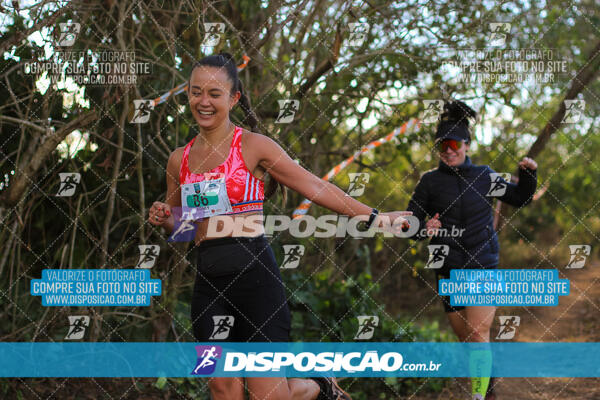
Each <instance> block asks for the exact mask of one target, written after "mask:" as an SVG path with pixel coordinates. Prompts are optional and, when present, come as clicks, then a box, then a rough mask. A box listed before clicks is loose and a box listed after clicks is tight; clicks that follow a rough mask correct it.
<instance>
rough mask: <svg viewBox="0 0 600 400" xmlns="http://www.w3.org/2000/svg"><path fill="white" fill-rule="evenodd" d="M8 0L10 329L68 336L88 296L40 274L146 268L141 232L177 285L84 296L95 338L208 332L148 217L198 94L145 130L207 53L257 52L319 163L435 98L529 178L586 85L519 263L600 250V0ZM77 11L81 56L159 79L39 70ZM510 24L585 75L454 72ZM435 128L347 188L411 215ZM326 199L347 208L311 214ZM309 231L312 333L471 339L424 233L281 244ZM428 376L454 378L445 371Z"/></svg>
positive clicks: (303, 305) (266, 91)
mask: <svg viewBox="0 0 600 400" xmlns="http://www.w3.org/2000/svg"><path fill="white" fill-rule="evenodd" d="M0 11H1V12H2V28H1V29H2V37H3V38H2V42H1V45H0V49H2V51H3V56H2V58H0V74H1V75H2V76H1V79H0V82H1V84H0V98H1V99H2V103H1V105H0V149H1V157H0V181H1V183H0V221H1V224H0V246H1V251H0V281H1V286H2V294H3V295H2V297H1V300H0V303H1V304H2V322H3V324H2V325H1V326H0V337H2V340H4V341H61V340H62V339H63V337H64V335H65V332H66V328H67V324H66V321H67V317H66V316H67V315H68V314H69V313H73V312H75V310H74V308H71V309H68V308H59V307H57V308H52V307H48V308H46V307H41V306H40V300H39V299H38V298H36V297H32V296H30V295H29V281H30V280H31V279H34V278H39V277H40V274H41V270H42V269H45V268H100V267H105V268H133V267H134V266H135V264H136V263H137V259H138V256H139V251H138V247H137V246H138V245H139V244H160V246H161V253H160V257H159V259H158V261H157V264H156V266H155V267H154V268H153V269H152V274H153V277H155V278H161V279H162V280H163V295H162V297H161V298H155V299H154V300H153V304H152V306H151V307H138V308H131V307H129V308H127V307H119V308H85V309H80V310H77V312H80V313H87V314H89V315H91V316H92V324H91V325H92V326H91V328H92V329H91V333H90V337H89V340H98V341H151V340H156V341H174V340H183V341H191V340H193V337H192V335H191V330H190V328H191V324H190V320H189V300H190V299H191V289H192V285H193V271H192V269H191V268H189V264H188V262H187V260H186V258H185V255H186V254H187V252H188V251H189V247H188V246H187V244H172V243H167V242H166V235H164V233H163V232H161V230H160V229H156V228H154V227H153V226H151V225H149V224H146V222H145V220H146V218H147V210H148V208H149V207H150V205H151V204H152V202H153V201H155V200H160V199H164V196H165V191H166V183H165V167H166V164H167V159H168V156H169V154H170V152H171V151H173V150H174V149H175V148H177V147H179V146H183V145H185V144H186V143H187V142H188V141H189V140H191V138H192V137H193V136H194V135H196V134H197V132H198V131H197V128H196V126H195V122H194V120H193V118H192V116H191V113H190V111H189V109H188V108H187V107H186V104H187V98H186V96H185V94H180V95H177V96H173V97H171V98H170V99H169V100H168V101H167V102H166V103H164V104H161V105H158V106H156V108H155V109H154V111H152V113H151V116H150V121H149V122H148V123H146V124H139V125H138V124H130V123H129V120H130V119H131V117H132V113H133V100H134V99H154V98H156V97H158V96H160V95H161V94H163V93H164V92H166V91H168V90H170V89H171V88H174V87H176V86H177V85H179V84H181V83H183V82H185V81H186V80H187V78H188V76H189V73H190V70H191V66H192V64H193V62H194V60H196V59H199V58H201V57H202V56H204V55H207V54H211V53H215V52H218V51H221V50H223V51H228V52H230V53H232V54H234V56H235V57H236V59H237V60H239V62H240V63H241V62H242V55H247V56H248V57H250V62H249V64H248V66H247V68H245V69H244V70H243V72H241V74H240V78H241V80H242V82H243V84H244V87H245V90H246V92H247V93H248V95H249V98H250V101H251V103H252V107H253V109H254V111H255V112H256V114H257V115H258V116H259V119H260V123H259V129H258V131H259V132H261V133H263V134H266V135H269V136H270V137H272V138H274V139H276V140H277V141H278V142H279V143H280V144H281V145H282V146H283V147H284V148H285V149H286V150H287V151H288V153H289V154H290V156H291V157H292V158H294V159H296V160H298V162H300V163H301V164H302V165H303V166H304V167H305V168H307V169H309V170H310V171H312V172H313V173H314V174H316V175H318V176H323V175H324V174H325V173H326V172H327V171H328V170H329V169H330V168H331V167H333V166H334V165H336V164H337V163H339V162H341V161H342V160H343V159H345V158H346V157H348V156H349V155H351V154H352V153H353V152H354V151H356V150H357V149H359V148H360V147H361V146H363V145H365V144H367V143H368V142H369V141H371V140H374V139H376V138H379V137H381V136H383V135H385V134H387V133H389V132H391V130H392V129H394V128H396V127H398V126H400V125H401V124H402V123H404V122H406V121H407V120H408V119H410V118H415V117H416V118H419V117H420V116H421V115H422V112H423V110H424V103H423V101H424V100H433V99H449V98H458V99H461V100H463V101H466V102H467V103H468V104H470V105H471V106H472V107H473V108H474V109H476V110H477V111H478V112H479V113H480V119H479V122H478V124H477V125H476V127H475V135H476V144H475V145H474V146H472V151H471V156H472V158H473V160H474V162H475V163H478V164H489V165H490V166H491V167H492V168H493V169H494V170H496V171H506V172H514V171H515V170H516V167H517V162H518V161H519V160H520V159H521V158H522V157H523V156H525V155H526V154H527V152H528V150H529V149H530V148H531V146H532V145H533V143H534V142H535V140H536V138H537V137H538V136H539V134H540V133H541V132H543V129H544V127H546V126H547V125H548V123H549V121H550V120H551V118H552V116H554V115H555V114H556V113H557V112H558V111H559V109H560V106H561V103H562V101H563V99H564V97H565V95H566V94H567V93H574V96H573V97H572V98H574V99H579V100H584V101H585V110H584V112H583V114H584V117H583V118H582V120H581V121H580V122H579V123H574V124H560V126H557V127H556V128H557V129H556V131H555V132H554V133H553V134H552V136H551V137H550V138H549V140H548V142H547V143H545V146H543V148H542V149H541V151H540V152H539V155H538V156H537V157H536V160H537V162H538V164H539V182H540V185H544V186H545V187H546V188H547V190H546V191H545V193H544V194H543V196H541V197H540V198H539V199H538V200H536V201H535V202H534V204H533V205H532V206H530V207H527V208H525V209H523V210H519V211H518V212H517V213H516V214H515V215H514V216H512V213H513V212H514V210H512V211H511V210H510V209H509V210H508V214H507V215H508V218H509V220H510V223H508V224H506V225H504V226H503V228H502V229H501V231H500V237H501V242H502V243H501V249H502V252H501V257H502V258H501V265H502V266H505V267H532V268H534V267H548V268H562V267H563V266H564V265H565V264H566V262H567V261H568V258H569V252H568V245H569V244H590V245H592V251H593V255H594V256H597V255H598V246H597V245H595V244H597V242H598V237H597V232H598V229H599V228H600V219H599V218H598V212H597V206H598V199H597V196H596V195H595V194H596V193H597V192H598V190H599V189H600V188H599V185H600V183H599V179H598V176H599V172H600V169H599V166H598V161H597V159H596V157H595V156H596V154H598V153H599V152H600V139H599V136H598V124H599V122H600V121H599V119H598V117H597V115H598V109H599V107H600V102H598V92H599V91H598V89H599V86H600V83H599V81H598V78H597V74H596V73H597V70H598V68H597V67H598V63H599V58H600V56H599V55H598V54H597V51H598V50H597V49H598V27H599V26H600V15H599V13H598V7H597V4H595V2H594V1H591V0H583V1H575V2H573V3H571V4H570V5H569V6H568V7H566V6H565V5H564V4H563V2H559V1H548V2H546V3H545V4H542V3H538V2H515V3H512V2H508V3H501V4H494V3H492V2H458V3H457V2H451V1H442V2H427V3H424V2H419V1H409V2H402V3H399V2H393V1H377V0H370V1H355V2H347V1H325V0H314V1H311V0H298V1H272V2H266V1H264V2H256V1H248V0H238V1H230V2H206V1H193V0H187V1H152V0H151V1H145V2H133V1H118V2H117V1H114V0H103V1H71V2H56V1H46V0H42V1H31V2H3V3H2V10H0ZM65 22H76V23H79V24H80V26H81V31H80V32H79V34H78V35H77V38H76V40H75V43H74V44H73V46H71V47H69V49H68V50H69V51H71V52H83V53H85V54H90V52H91V53H95V54H98V53H101V52H103V51H122V52H126V51H130V52H131V51H134V52H135V58H136V61H141V62H149V63H151V65H152V71H151V74H149V75H139V76H138V82H137V84H136V85H134V86H125V85H105V86H93V85H87V86H79V85H76V84H73V83H72V82H69V80H68V79H62V80H60V81H59V82H50V81H49V79H48V76H47V75H42V76H38V75H35V74H31V73H27V71H26V69H25V67H24V65H25V63H27V62H31V61H33V60H37V61H43V60H44V59H45V58H47V57H51V56H52V55H53V54H54V55H55V54H56V52H57V51H58V50H60V49H59V48H57V47H56V46H55V43H56V39H57V37H58V36H59V35H60V29H59V23H65ZM208 22H213V23H214V22H217V23H224V24H225V31H224V33H223V34H222V35H221V40H220V42H219V44H218V45H217V46H216V47H214V48H212V49H207V48H205V47H202V46H201V45H200V44H201V43H202V41H203V39H204V35H205V31H204V25H203V24H204V23H208ZM494 22H508V23H510V24H511V27H510V33H509V34H508V36H507V39H506V45H505V48H514V49H526V48H534V49H552V50H553V51H554V55H555V59H557V60H560V61H566V62H567V64H568V71H567V73H564V74H559V75H557V76H556V79H555V80H554V81H553V82H531V81H526V82H517V83H514V84H507V83H498V82H496V83H494V82H492V83H480V82H477V83H472V82H461V81H459V80H456V79H454V77H455V76H454V75H453V74H455V72H456V71H453V70H452V69H451V68H449V67H448V63H447V62H448V60H449V56H448V54H449V53H448V51H447V49H456V48H462V49H474V48H486V47H488V46H489V41H490V25H489V24H490V23H494ZM351 23H368V24H369V28H368V29H367V30H366V31H365V35H366V38H365V40H364V42H363V43H362V44H361V45H358V46H354V45H351V44H350V41H349V39H350V37H351V35H352V32H351V25H350V24H351ZM584 68H587V69H588V70H590V71H592V73H591V76H586V79H587V81H586V82H584V83H585V84H581V83H582V82H581V79H583V78H582V77H581V75H578V73H580V72H581V71H582V69H584ZM574 78H577V79H574ZM578 84H580V85H579V86H581V87H579V88H577V87H575V88H574V86H576V85H578ZM575 89H578V90H575ZM282 99H297V100H299V101H300V108H299V111H298V112H297V113H296V116H295V118H294V121H293V123H291V124H277V123H275V119H276V117H277V115H278V112H279V105H278V100H282ZM241 117H242V114H241V113H240V110H236V111H235V112H234V114H233V115H232V119H233V121H234V122H236V123H238V124H239V123H240V121H241ZM434 127H435V124H429V125H423V126H422V128H421V129H420V130H418V131H417V132H416V133H413V134H410V135H406V136H402V137H400V138H399V140H397V141H394V142H393V143H389V144H385V145H383V146H380V147H379V148H377V149H376V150H375V151H374V152H372V153H370V154H367V155H364V156H362V157H361V158H360V159H359V160H358V161H357V162H355V163H353V165H352V166H350V167H349V168H347V169H346V170H345V171H344V172H343V173H341V174H340V175H338V177H336V179H335V181H334V182H335V183H336V184H338V185H339V186H340V187H342V188H344V189H346V188H347V187H348V186H347V185H348V174H347V173H348V172H368V173H370V174H371V176H370V181H369V183H368V185H367V188H366V190H365V192H364V195H362V196H361V197H360V198H359V199H360V200H361V201H363V202H365V203H367V204H371V205H373V206H376V207H377V208H379V209H380V210H401V209H404V208H405V207H406V205H407V202H408V199H409V197H410V194H411V193H412V190H413V188H414V186H415V184H416V182H417V181H418V179H419V176H420V175H421V174H422V173H423V172H425V171H427V170H428V169H431V168H434V167H435V166H436V165H437V159H436V154H435V152H434V151H433V150H432V140H431V139H432V137H433V129H434ZM75 171H76V172H79V173H81V183H80V185H79V186H78V189H77V191H76V193H75V195H74V196H72V197H64V198H63V197H55V196H54V194H55V193H56V191H57V189H58V183H59V177H58V174H59V173H61V172H75ZM289 195H290V196H289V199H288V201H287V203H286V204H285V205H282V203H281V201H280V199H279V198H275V199H272V200H271V201H269V202H267V206H266V211H265V213H266V214H285V215H291V212H292V211H293V209H294V208H295V207H296V206H297V205H298V204H299V202H300V201H301V200H302V197H301V196H300V195H298V194H296V193H289ZM310 213H311V215H314V216H318V215H321V214H325V213H328V211H327V210H324V209H322V208H320V207H318V206H313V207H312V208H311V211H310ZM290 243H300V244H303V245H305V247H306V254H305V255H304V257H303V258H302V262H301V266H300V268H298V269H297V270H283V271H282V272H283V274H284V279H285V280H286V285H287V287H288V294H289V296H290V306H291V308H292V310H293V314H294V319H293V322H294V326H293V335H294V338H295V339H296V340H314V341H319V340H324V341H330V340H332V341H337V340H344V341H348V340H353V335H354V333H355V332H354V331H355V329H356V318H355V315H367V314H368V313H371V314H373V315H375V314H376V315H379V317H380V321H382V322H381V326H382V327H383V328H382V329H381V330H380V331H379V332H378V333H377V334H376V336H375V338H374V340H385V341H391V340H421V341H427V340H451V339H450V337H449V336H448V335H447V333H445V332H443V331H442V332H440V330H439V328H438V327H437V323H436V322H432V321H435V320H436V319H437V318H429V317H431V316H440V315H441V313H440V310H439V308H441V307H439V304H438V303H437V302H436V301H430V299H431V298H432V297H433V296H434V292H433V289H432V285H433V279H432V276H430V274H428V273H424V271H423V269H422V268H423V266H424V263H425V261H426V258H427V250H426V248H425V247H424V246H425V243H413V242H409V241H407V240H405V239H397V238H392V239H384V238H383V237H381V236H378V237H376V238H373V239H363V240H357V239H352V238H338V239H335V238H332V239H326V240H323V239H315V238H306V239H297V238H293V237H291V236H290V235H289V234H288V233H285V232H284V233H282V234H280V235H276V237H274V238H273V243H272V245H273V248H274V249H275V251H276V254H277V257H278V261H281V260H282V258H283V255H282V252H281V245H283V244H290ZM409 289H410V290H417V292H418V293H407V292H406V291H407V290H409ZM403 321H404V322H403ZM161 382H162V384H161V385H160V386H164V385H165V382H164V381H161ZM407 382H408V381H407ZM179 383H181V382H179ZM413 383H414V381H413ZM413 383H406V382H404V383H402V382H400V383H398V382H395V383H394V382H391V381H389V382H384V381H383V380H382V381H378V382H375V383H373V382H371V383H370V384H369V385H371V384H373V385H374V386H373V388H372V389H370V390H372V393H384V392H385V393H388V394H386V396H387V395H389V396H390V398H394V396H395V394H397V393H398V392H402V391H403V390H408V389H406V387H405V386H403V385H412V384H413ZM428 384H429V385H431V388H432V389H436V388H438V387H439V382H437V383H436V382H434V381H433V380H430V381H429V383H428ZM377 385H379V386H377ZM419 385H420V384H419ZM184 386H185V385H183V384H182V385H180V387H184ZM136 387H137V386H136ZM176 387H177V385H167V386H166V387H165V388H164V390H176ZM188 389H189V390H188V392H189V393H192V391H193V390H198V391H199V392H198V393H200V392H203V391H204V389H203V388H202V387H200V388H198V387H196V388H195V389H194V388H188ZM186 390H187V389H186ZM359 393H360V390H359V388H356V395H357V396H362V395H364V393H363V394H359ZM364 396H366V397H363V398H372V397H368V395H364ZM358 398H361V397H358Z"/></svg>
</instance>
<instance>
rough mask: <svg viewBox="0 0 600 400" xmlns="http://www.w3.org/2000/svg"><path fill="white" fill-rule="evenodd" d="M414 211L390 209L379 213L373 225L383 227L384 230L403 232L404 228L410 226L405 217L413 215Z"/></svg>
mask: <svg viewBox="0 0 600 400" xmlns="http://www.w3.org/2000/svg"><path fill="white" fill-rule="evenodd" d="M412 214H413V213H412V211H390V212H385V213H381V214H378V215H377V217H375V221H373V225H374V226H376V227H377V228H383V230H384V231H390V229H391V231H390V232H391V233H394V234H396V233H401V232H402V231H403V230H406V229H408V228H410V224H409V223H408V220H407V219H406V218H404V217H406V216H409V215H412ZM386 228H387V229H386Z"/></svg>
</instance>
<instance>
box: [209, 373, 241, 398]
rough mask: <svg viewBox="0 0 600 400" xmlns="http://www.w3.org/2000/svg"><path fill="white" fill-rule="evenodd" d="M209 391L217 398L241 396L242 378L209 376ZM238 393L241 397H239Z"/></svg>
mask: <svg viewBox="0 0 600 400" xmlns="http://www.w3.org/2000/svg"><path fill="white" fill-rule="evenodd" d="M208 388H209V389H210V393H211V394H212V395H213V396H214V397H217V396H220V397H217V398H224V399H236V398H238V397H239V398H243V393H244V391H243V381H242V378H210V379H209V381H208ZM240 395H241V396H242V397H240Z"/></svg>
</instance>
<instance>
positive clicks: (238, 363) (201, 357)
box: [193, 346, 442, 376]
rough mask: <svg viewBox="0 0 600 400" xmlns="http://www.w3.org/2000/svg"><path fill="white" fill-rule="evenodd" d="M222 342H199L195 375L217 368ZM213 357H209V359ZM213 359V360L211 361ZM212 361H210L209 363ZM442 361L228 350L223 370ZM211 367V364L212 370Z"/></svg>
mask: <svg viewBox="0 0 600 400" xmlns="http://www.w3.org/2000/svg"><path fill="white" fill-rule="evenodd" d="M215 348H218V349H219V351H220V350H221V348H220V347H218V346H197V347H196V351H197V353H198V362H197V365H196V368H195V369H194V372H193V375H200V374H202V375H207V374H211V373H213V372H214V370H215V366H216V358H221V354H220V353H219V354H218V356H215V355H214V354H215V353H216V351H215V350H214V349H215ZM206 360H209V361H206ZM211 362H212V364H210V363H211ZM209 364H210V365H209ZM441 365H442V364H441V363H435V362H433V361H431V360H430V361H429V362H428V363H405V362H404V359H403V357H402V354H400V353H397V352H385V353H381V354H380V352H378V351H375V350H370V351H363V352H360V351H352V352H300V353H297V354H296V353H291V352H268V351H265V352H238V351H231V352H226V353H225V354H224V362H223V372H242V373H245V372H260V373H264V374H265V376H269V373H270V372H274V373H275V372H278V371H281V370H283V369H287V371H288V372H300V373H302V372H321V373H322V372H326V373H327V372H329V373H339V372H345V373H350V374H354V373H359V374H360V373H371V372H409V371H423V372H435V371H439V369H440V367H441ZM209 368H211V369H210V370H209Z"/></svg>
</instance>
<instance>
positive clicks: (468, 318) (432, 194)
mask: <svg viewBox="0 0 600 400" xmlns="http://www.w3.org/2000/svg"><path fill="white" fill-rule="evenodd" d="M475 117H476V113H475V111H473V109H471V108H470V107H469V106H467V105H466V104H465V103H463V102H461V101H453V102H447V103H446V104H445V105H444V112H443V113H442V115H441V121H440V122H439V124H438V126H437V131H436V146H437V149H438V152H439V156H440V162H439V165H438V167H437V168H436V169H433V170H431V171H428V172H426V173H425V174H423V176H422V177H421V179H420V181H419V183H418V184H417V186H416V187H415V191H414V193H413V195H412V198H411V199H410V201H409V204H408V208H407V209H408V211H412V212H413V214H414V216H415V217H417V218H418V219H419V221H420V226H424V225H425V226H426V232H427V234H426V235H417V236H416V237H415V238H416V239H426V238H427V237H430V238H431V241H430V243H431V244H432V245H446V246H448V248H449V251H448V252H447V254H443V256H444V257H443V265H442V267H441V268H439V269H436V270H435V271H436V277H437V279H438V280H439V279H448V278H450V270H451V269H460V268H469V269H488V268H497V267H498V261H499V250H500V249H499V245H498V236H497V234H496V232H495V231H494V226H493V220H494V218H493V213H492V207H491V206H492V200H493V198H494V197H491V196H487V194H488V192H490V190H491V189H496V188H494V185H496V184H497V183H501V184H502V185H501V186H503V187H505V188H506V190H505V193H504V194H503V195H502V196H497V198H498V199H499V200H501V201H503V202H505V203H508V204H510V205H512V206H515V207H523V206H525V205H526V204H528V203H529V202H531V199H532V197H533V194H534V192H535V188H536V185H537V175H536V169H537V164H536V162H535V161H533V160H532V159H530V158H523V160H521V161H520V162H519V182H518V184H514V183H510V182H506V181H504V180H501V181H500V182H497V183H494V182H492V178H491V175H490V173H493V172H494V171H493V170H492V169H491V168H490V167H489V166H487V165H475V164H473V163H472V162H471V159H470V158H469V156H467V152H468V151H469V145H470V143H471V134H470V132H469V122H470V120H471V119H474V118H475ZM498 193H500V192H498ZM427 216H429V217H430V218H429V220H427V223H425V219H426V217H427ZM442 227H443V228H444V229H445V231H446V232H452V231H455V232H457V231H458V230H459V229H462V231H460V232H462V235H461V236H460V237H449V236H448V235H437V233H438V230H439V229H440V228H442ZM433 255H434V256H435V254H433ZM441 299H442V303H443V305H444V310H445V312H446V313H447V314H446V315H447V316H448V320H449V321H450V325H451V326H452V329H453V330H454V333H455V334H456V336H457V337H458V339H459V340H460V341H461V342H489V341H490V327H491V325H492V322H493V320H494V314H495V312H496V308H495V307H491V306H473V307H453V306H451V305H450V299H449V297H441ZM489 361H490V362H491V360H489ZM471 383H472V392H473V398H474V399H483V398H485V399H494V398H495V397H494V394H493V384H490V378H471ZM488 387H490V388H491V389H490V391H489V392H488V393H487V397H485V396H486V392H487V389H488Z"/></svg>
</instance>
